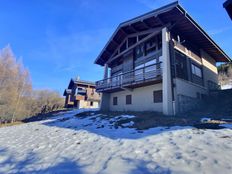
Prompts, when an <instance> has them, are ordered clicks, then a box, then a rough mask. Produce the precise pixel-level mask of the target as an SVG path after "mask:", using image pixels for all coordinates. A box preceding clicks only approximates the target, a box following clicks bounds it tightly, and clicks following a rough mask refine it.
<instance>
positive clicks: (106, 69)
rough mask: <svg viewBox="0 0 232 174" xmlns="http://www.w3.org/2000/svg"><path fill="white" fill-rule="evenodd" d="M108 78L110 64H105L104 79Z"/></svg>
mask: <svg viewBox="0 0 232 174" xmlns="http://www.w3.org/2000/svg"><path fill="white" fill-rule="evenodd" d="M107 78H108V64H105V66H104V79H107Z"/></svg>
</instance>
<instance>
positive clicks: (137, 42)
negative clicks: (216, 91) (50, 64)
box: [95, 2, 230, 115]
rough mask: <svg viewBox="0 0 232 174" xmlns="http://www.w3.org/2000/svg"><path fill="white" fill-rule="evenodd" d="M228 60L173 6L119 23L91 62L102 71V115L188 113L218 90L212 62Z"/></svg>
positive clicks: (207, 37)
mask: <svg viewBox="0 0 232 174" xmlns="http://www.w3.org/2000/svg"><path fill="white" fill-rule="evenodd" d="M229 61H230V58H229V57H228V56H227V55H226V54H225V53H224V52H223V50H222V49H221V48H220V47H219V46H218V45H217V44H216V43H215V42H214V41H213V40H212V39H211V38H210V37H209V36H208V34H207V33H206V32H205V31H204V30H203V29H202V28H201V27H200V26H199V25H198V24H197V23H196V22H195V21H194V20H193V19H192V18H191V17H190V15H189V14H187V12H186V11H185V10H184V9H183V8H182V7H181V6H180V5H179V4H178V2H175V3H171V4H169V5H167V6H164V7H162V8H159V9H157V10H154V11H151V12H149V13H146V14H144V15H142V16H139V17H136V18H134V19H132V20H129V21H126V22H123V23H121V24H120V25H119V26H118V28H117V29H116V31H115V32H114V34H113V35H112V37H111V38H110V39H109V41H108V43H107V44H106V46H105V47H104V49H103V50H102V52H101V53H100V55H99V56H98V57H97V59H96V60H95V63H96V64H98V65H101V66H104V67H105V72H104V79H103V80H101V81H98V82H96V90H97V91H98V92H102V101H101V110H111V111H158V112H163V113H164V114H166V115H174V114H176V113H178V112H184V111H187V110H190V109H192V108H194V104H196V102H198V101H199V100H200V99H201V98H203V97H204V96H205V95H207V94H208V92H209V90H210V89H213V88H217V86H218V80H217V77H218V76H217V74H218V72H217V68H216V62H229ZM109 69H110V73H109ZM108 74H109V75H108Z"/></svg>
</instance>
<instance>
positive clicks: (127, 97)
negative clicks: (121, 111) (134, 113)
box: [126, 95, 132, 105]
mask: <svg viewBox="0 0 232 174" xmlns="http://www.w3.org/2000/svg"><path fill="white" fill-rule="evenodd" d="M126 104H127V105H131V104H132V96H131V95H126Z"/></svg>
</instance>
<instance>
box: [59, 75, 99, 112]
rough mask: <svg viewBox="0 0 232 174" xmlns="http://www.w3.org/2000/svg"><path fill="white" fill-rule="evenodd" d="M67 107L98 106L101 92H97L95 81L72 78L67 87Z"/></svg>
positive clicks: (65, 94)
mask: <svg viewBox="0 0 232 174" xmlns="http://www.w3.org/2000/svg"><path fill="white" fill-rule="evenodd" d="M63 96H65V107H66V108H98V107H99V103H100V94H99V93H98V92H96V89H95V83H93V82H88V81H83V80H79V79H78V78H77V79H71V80H70V83H69V85H68V89H65V91H64V94H63Z"/></svg>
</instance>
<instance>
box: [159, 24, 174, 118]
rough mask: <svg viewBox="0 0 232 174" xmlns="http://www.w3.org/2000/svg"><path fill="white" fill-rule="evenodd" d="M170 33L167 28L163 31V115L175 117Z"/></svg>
mask: <svg viewBox="0 0 232 174" xmlns="http://www.w3.org/2000/svg"><path fill="white" fill-rule="evenodd" d="M169 42H170V33H169V32H168V29H167V27H164V28H163V29H162V54H163V55H162V57H163V114H165V115H173V114H174V113H173V101H172V82H171V78H172V77H171V63H170V52H169Z"/></svg>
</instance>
